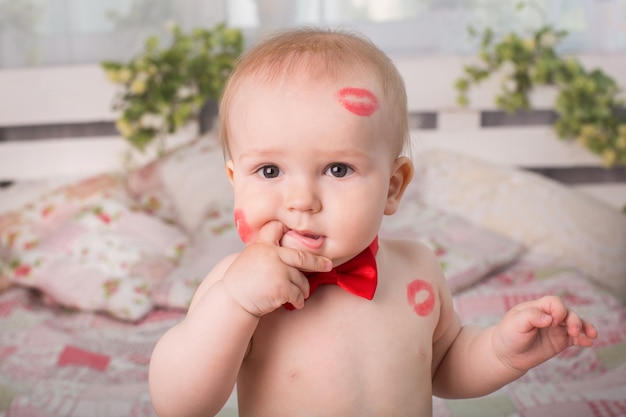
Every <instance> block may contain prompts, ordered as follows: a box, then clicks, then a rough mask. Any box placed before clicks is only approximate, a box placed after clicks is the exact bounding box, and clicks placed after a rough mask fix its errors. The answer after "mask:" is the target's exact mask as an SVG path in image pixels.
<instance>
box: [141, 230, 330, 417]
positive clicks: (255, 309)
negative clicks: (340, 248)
mask: <svg viewBox="0 0 626 417" xmlns="http://www.w3.org/2000/svg"><path fill="white" fill-rule="evenodd" d="M283 228H284V226H283V225H282V224H280V223H278V222H272V223H268V224H267V225H266V226H264V227H263V229H261V231H260V232H259V239H258V240H257V241H256V242H254V243H251V244H249V245H248V246H247V247H246V248H245V249H244V250H243V251H242V252H241V253H240V254H238V255H233V256H231V257H229V258H226V259H224V260H223V261H222V262H220V263H219V264H218V265H217V266H216V267H215V268H214V269H213V271H211V272H210V273H209V275H208V276H207V277H206V278H205V280H204V281H203V282H202V284H201V285H200V287H199V288H198V290H197V292H196V294H195V295H194V298H193V300H192V303H191V306H190V308H189V312H188V314H187V316H186V318H185V319H184V320H183V321H182V322H181V323H179V324H178V325H177V326H175V327H173V328H172V329H170V330H169V331H168V332H167V333H166V334H165V335H163V337H162V338H161V339H160V340H159V342H158V343H157V345H156V347H155V349H154V352H153V354H152V358H151V363H150V375H149V383H150V394H151V397H152V403H153V405H154V407H155V409H156V411H157V413H158V414H159V416H169V415H172V416H194V415H215V414H216V413H217V412H218V411H219V410H220V409H221V408H222V407H223V405H224V403H225V402H226V400H227V399H228V397H229V396H230V394H231V392H232V390H233V387H234V385H235V382H236V379H237V375H238V373H239V369H240V367H241V363H242V362H243V360H244V358H245V355H246V353H247V350H248V346H249V343H250V340H251V338H252V335H253V334H254V331H255V330H256V326H257V323H258V320H259V317H261V316H263V315H265V314H268V313H270V312H272V311H274V310H276V309H277V308H280V307H281V306H282V305H283V304H285V303H291V304H293V305H294V306H295V307H296V308H302V307H303V306H304V299H305V298H306V296H308V292H309V287H308V281H307V280H306V278H305V277H304V275H303V274H302V273H301V272H300V270H307V271H326V270H329V269H330V268H331V267H332V264H331V262H330V260H328V259H326V258H323V257H319V256H315V255H312V254H310V253H306V252H301V251H297V250H295V249H289V248H282V247H280V246H279V244H278V242H280V239H281V237H282V235H283V233H284V230H283Z"/></svg>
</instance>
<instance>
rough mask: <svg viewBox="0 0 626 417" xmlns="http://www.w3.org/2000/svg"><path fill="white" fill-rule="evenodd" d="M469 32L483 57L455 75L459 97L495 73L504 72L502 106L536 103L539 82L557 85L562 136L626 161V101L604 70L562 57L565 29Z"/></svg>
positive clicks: (612, 161) (463, 100) (613, 160)
mask: <svg viewBox="0 0 626 417" xmlns="http://www.w3.org/2000/svg"><path fill="white" fill-rule="evenodd" d="M470 35H471V36H473V37H479V38H480V52H479V63H478V64H475V65H468V66H466V67H464V75H463V76H462V77H460V78H459V79H457V80H456V84H455V88H456V90H457V93H458V96H457V103H458V104H459V105H461V106H467V105H468V104H469V99H468V92H469V89H470V87H471V86H473V85H478V84H480V82H482V81H483V80H485V79H487V78H489V77H491V76H492V75H494V74H499V75H501V77H502V78H501V83H500V91H499V93H498V94H497V95H496V97H495V104H496V106H497V107H499V108H501V109H504V110H506V111H507V112H509V113H513V112H516V111H518V110H528V109H530V107H531V103H530V100H529V93H530V92H531V91H532V90H533V89H534V88H535V87H537V86H554V87H556V89H557V92H558V94H557V97H556V102H555V105H554V109H555V111H556V113H557V114H558V119H557V121H556V122H555V124H554V128H555V131H556V133H557V135H558V136H559V137H560V138H564V139H576V140H577V141H578V142H579V143H581V144H582V145H583V146H585V147H587V148H588V149H589V150H591V151H592V152H594V153H595V154H597V155H599V156H600V157H602V159H603V161H604V163H605V165H607V166H613V165H622V166H626V115H624V114H623V113H620V109H622V108H623V107H624V101H623V100H622V99H620V97H619V94H620V89H619V87H618V85H617V83H616V82H615V80H614V79H613V78H611V77H610V76H609V75H607V74H606V73H604V72H603V71H602V70H599V69H594V70H591V71H589V70H587V69H585V68H584V67H583V65H582V64H581V63H580V61H579V60H578V59H576V58H575V57H563V56H561V55H559V54H558V53H557V52H556V50H555V48H556V46H557V45H558V43H559V42H561V41H562V40H563V38H565V37H566V36H567V32H566V31H562V30H556V29H555V28H553V27H552V26H551V25H545V26H542V27H540V28H539V29H538V30H536V31H534V32H533V33H532V34H531V35H530V36H529V37H521V36H519V35H517V34H516V33H509V34H507V35H506V36H504V37H503V38H502V39H496V37H495V35H494V32H493V30H491V29H489V28H488V29H485V30H484V31H483V32H482V33H480V34H479V33H477V32H476V31H475V30H474V29H470Z"/></svg>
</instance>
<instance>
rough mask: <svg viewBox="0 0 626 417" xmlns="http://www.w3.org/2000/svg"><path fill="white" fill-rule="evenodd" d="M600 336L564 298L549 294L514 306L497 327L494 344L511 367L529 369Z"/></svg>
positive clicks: (500, 357)
mask: <svg viewBox="0 0 626 417" xmlns="http://www.w3.org/2000/svg"><path fill="white" fill-rule="evenodd" d="M597 336H598V332H597V330H596V329H595V327H594V326H593V324H591V323H589V322H588V321H586V320H583V319H581V318H580V317H579V316H578V314H576V313H575V312H574V311H572V310H569V309H568V308H567V307H566V306H565V304H564V302H563V300H562V299H561V298H559V297H556V296H546V297H543V298H540V299H537V300H533V301H528V302H525V303H521V304H519V305H517V306H515V307H513V308H512V309H511V310H510V311H509V312H508V313H507V314H506V315H505V316H504V318H503V319H502V321H501V322H500V323H499V324H498V325H497V326H496V328H495V329H494V333H493V337H494V340H493V344H494V345H493V346H494V350H495V353H496V355H497V356H498V357H499V359H500V360H501V361H502V362H503V363H505V364H506V365H507V366H509V367H511V368H513V369H515V370H519V371H527V370H529V369H531V368H533V367H535V366H537V365H539V364H540V363H542V362H544V361H546V360H548V359H550V358H552V357H553V356H555V355H557V354H558V353H560V352H562V351H563V350H565V349H566V348H568V347H570V346H585V347H589V346H591V345H592V344H593V339H595V338H596V337H597Z"/></svg>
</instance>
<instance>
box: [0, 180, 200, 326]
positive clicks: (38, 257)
mask: <svg viewBox="0 0 626 417" xmlns="http://www.w3.org/2000/svg"><path fill="white" fill-rule="evenodd" d="M187 240H188V238H187V236H186V235H185V234H184V233H183V232H182V231H181V230H179V229H178V228H176V227H174V226H172V225H169V224H167V223H165V222H163V221H162V220H160V219H158V218H157V217H155V216H151V215H149V214H147V213H144V212H141V211H137V210H135V209H134V207H133V206H132V204H131V202H130V201H129V200H128V199H127V198H125V193H124V188H123V187H122V185H121V182H119V181H117V179H116V177H113V176H108V175H103V176H98V177H94V178H91V179H88V180H86V181H83V182H80V183H77V184H74V185H71V186H68V187H64V188H62V189H59V190H57V191H55V192H53V193H51V194H49V195H46V196H44V197H42V198H40V199H38V200H36V201H34V202H32V203H30V204H28V205H27V206H25V207H24V208H23V209H21V210H18V211H12V212H8V213H4V214H2V215H0V258H1V259H2V262H0V267H2V269H1V270H0V276H2V277H3V280H4V281H10V282H11V283H13V284H15V285H22V286H26V287H32V288H37V289H38V290H40V291H41V292H42V293H43V294H44V295H45V296H46V297H47V298H48V299H49V300H51V301H53V302H55V303H57V304H60V305H63V306H66V307H70V308H75V309H79V310H90V311H106V312H108V313H110V314H111V315H113V316H114V317H117V318H120V319H125V320H137V319H140V318H141V317H143V316H144V315H145V314H146V313H147V312H149V311H150V310H151V309H152V307H153V299H152V292H153V288H155V286H156V285H157V284H159V283H160V282H161V281H162V280H163V279H164V278H165V277H166V276H167V274H168V273H170V272H171V271H172V270H173V269H174V268H175V266H176V263H177V261H178V259H179V258H180V256H181V255H182V252H183V250H184V248H185V246H186V245H187Z"/></svg>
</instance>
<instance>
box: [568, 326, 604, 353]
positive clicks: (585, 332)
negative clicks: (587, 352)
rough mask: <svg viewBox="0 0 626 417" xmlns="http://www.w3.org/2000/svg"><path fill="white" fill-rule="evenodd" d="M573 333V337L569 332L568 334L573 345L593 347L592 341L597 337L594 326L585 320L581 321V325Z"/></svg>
mask: <svg viewBox="0 0 626 417" xmlns="http://www.w3.org/2000/svg"><path fill="white" fill-rule="evenodd" d="M568 332H569V327H568ZM575 333H576V334H575V335H574V334H572V333H571V332H570V333H569V334H570V336H572V338H573V341H574V344H575V345H577V346H584V347H590V346H592V345H593V341H594V339H595V338H597V337H598V331H597V330H596V328H595V326H594V325H593V324H591V323H590V322H588V321H587V320H581V325H580V327H578V331H577V332H575Z"/></svg>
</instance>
